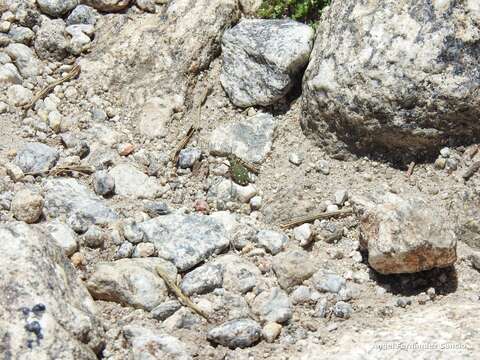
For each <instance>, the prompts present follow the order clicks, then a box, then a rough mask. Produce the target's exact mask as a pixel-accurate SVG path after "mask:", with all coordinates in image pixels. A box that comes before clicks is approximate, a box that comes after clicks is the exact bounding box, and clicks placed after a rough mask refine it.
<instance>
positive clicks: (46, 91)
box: [23, 64, 81, 110]
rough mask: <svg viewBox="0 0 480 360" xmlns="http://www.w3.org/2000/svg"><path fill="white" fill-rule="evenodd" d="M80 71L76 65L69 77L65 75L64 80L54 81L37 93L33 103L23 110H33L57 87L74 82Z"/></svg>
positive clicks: (25, 106)
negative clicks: (39, 101)
mask: <svg viewBox="0 0 480 360" xmlns="http://www.w3.org/2000/svg"><path fill="white" fill-rule="evenodd" d="M80 71H81V69H80V65H78V64H75V65H74V66H73V68H72V70H70V72H69V73H68V74H67V75H65V76H64V77H63V78H61V79H58V80H56V81H54V82H53V83H51V84H49V85H47V86H46V87H44V88H43V89H42V90H40V91H39V92H38V93H36V94H35V96H34V97H33V99H32V101H30V102H29V103H28V104H26V105H24V106H23V109H24V110H28V109H30V108H32V107H33V106H34V105H35V103H36V102H37V101H38V100H40V99H43V98H44V97H45V96H47V94H49V93H50V92H51V91H52V90H53V89H55V87H56V86H58V85H60V84H62V83H64V82H65V81H68V80H72V79H73V78H75V77H77V76H78V75H79V74H80Z"/></svg>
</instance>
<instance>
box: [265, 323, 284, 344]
mask: <svg viewBox="0 0 480 360" xmlns="http://www.w3.org/2000/svg"><path fill="white" fill-rule="evenodd" d="M281 331H282V325H280V324H277V323H275V322H269V323H267V324H266V325H265V326H264V327H263V329H262V336H263V338H264V339H265V341H266V342H268V343H273V342H274V341H275V339H276V338H278V336H279V335H280V332H281Z"/></svg>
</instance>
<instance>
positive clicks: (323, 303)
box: [314, 298, 328, 318]
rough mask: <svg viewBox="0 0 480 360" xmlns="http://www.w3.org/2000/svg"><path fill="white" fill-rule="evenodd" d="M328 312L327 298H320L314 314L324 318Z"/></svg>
mask: <svg viewBox="0 0 480 360" xmlns="http://www.w3.org/2000/svg"><path fill="white" fill-rule="evenodd" d="M327 312H328V301H327V299H325V298H320V299H319V300H318V302H317V305H315V310H314V316H315V317H319V318H324V317H326V316H327Z"/></svg>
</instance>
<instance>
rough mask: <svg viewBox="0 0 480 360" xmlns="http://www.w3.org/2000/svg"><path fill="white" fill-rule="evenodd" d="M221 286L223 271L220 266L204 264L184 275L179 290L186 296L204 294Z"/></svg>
mask: <svg viewBox="0 0 480 360" xmlns="http://www.w3.org/2000/svg"><path fill="white" fill-rule="evenodd" d="M222 284H223V269H222V267H221V266H220V265H216V264H205V265H202V266H200V267H198V268H196V269H194V270H192V271H190V272H189V273H187V274H186V275H185V277H184V278H183V280H182V283H181V285H180V289H181V290H182V291H183V293H184V294H186V295H193V294H206V293H209V292H211V291H213V290H214V289H216V288H221V287H222Z"/></svg>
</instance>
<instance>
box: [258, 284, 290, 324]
mask: <svg viewBox="0 0 480 360" xmlns="http://www.w3.org/2000/svg"><path fill="white" fill-rule="evenodd" d="M252 310H253V312H254V313H255V314H257V315H258V316H259V317H260V318H261V319H262V320H264V321H268V322H276V323H279V324H282V323H284V322H287V321H288V320H290V318H291V317H292V304H291V302H290V299H289V298H288V295H287V293H286V292H285V291H283V290H282V289H280V288H278V287H274V288H272V289H270V290H266V291H263V292H261V293H260V294H259V295H258V296H257V297H256V298H255V300H254V302H253V304H252Z"/></svg>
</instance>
